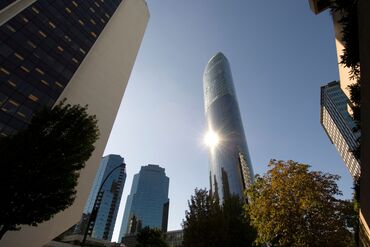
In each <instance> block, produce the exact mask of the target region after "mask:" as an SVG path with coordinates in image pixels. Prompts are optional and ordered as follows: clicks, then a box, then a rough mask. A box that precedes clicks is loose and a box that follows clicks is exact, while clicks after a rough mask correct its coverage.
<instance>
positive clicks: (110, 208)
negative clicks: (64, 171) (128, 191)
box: [80, 154, 126, 240]
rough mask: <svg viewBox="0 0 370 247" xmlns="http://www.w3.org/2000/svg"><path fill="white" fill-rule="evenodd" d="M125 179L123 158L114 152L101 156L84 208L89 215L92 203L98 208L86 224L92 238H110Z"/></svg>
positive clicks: (83, 220)
mask: <svg viewBox="0 0 370 247" xmlns="http://www.w3.org/2000/svg"><path fill="white" fill-rule="evenodd" d="M125 181H126V164H125V163H124V159H123V158H122V157H121V156H119V155H115V154H110V155H107V156H105V157H103V158H102V160H101V162H100V166H99V170H98V172H97V174H96V176H95V180H94V184H93V187H92V189H91V192H90V195H89V198H88V200H87V203H86V206H85V209H84V215H87V216H90V215H91V212H92V211H93V208H94V205H95V207H96V208H98V211H97V215H96V219H95V221H93V222H91V224H90V225H89V226H88V228H89V234H88V235H89V236H91V237H92V238H95V239H102V240H111V239H112V234H113V230H114V225H115V223H116V217H117V213H118V208H119V204H120V201H121V196H122V191H123V187H124V185H125ZM85 219H86V217H82V219H81V222H86V220H85ZM86 227H87V226H85V227H83V228H84V230H83V231H81V232H80V233H81V234H84V232H85V230H86Z"/></svg>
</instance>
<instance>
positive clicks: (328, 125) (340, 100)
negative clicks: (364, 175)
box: [320, 81, 361, 177]
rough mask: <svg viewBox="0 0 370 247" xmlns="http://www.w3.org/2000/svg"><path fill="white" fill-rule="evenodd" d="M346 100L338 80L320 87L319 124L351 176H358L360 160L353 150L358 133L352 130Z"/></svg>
mask: <svg viewBox="0 0 370 247" xmlns="http://www.w3.org/2000/svg"><path fill="white" fill-rule="evenodd" d="M348 102H349V100H348V98H347V96H346V95H345V94H344V92H343V91H342V89H341V88H340V84H339V82H337V81H334V82H330V83H329V84H327V85H325V86H322V87H321V111H320V112H321V124H322V126H323V127H324V130H325V132H326V133H327V135H328V137H329V139H330V141H331V142H332V143H333V144H334V145H335V147H336V149H337V150H338V152H339V154H340V156H341V157H342V159H343V161H344V163H345V165H346V166H347V169H348V171H349V172H350V174H351V175H352V177H359V176H360V173H361V168H360V160H359V159H357V158H356V157H355V156H354V154H353V151H355V150H356V148H357V146H358V140H357V139H358V137H359V136H360V133H358V132H355V131H354V130H353V129H354V128H355V127H356V123H355V122H354V120H353V119H352V117H351V116H350V115H349V113H348V111H347V104H348Z"/></svg>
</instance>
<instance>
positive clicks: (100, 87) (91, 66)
mask: <svg viewBox="0 0 370 247" xmlns="http://www.w3.org/2000/svg"><path fill="white" fill-rule="evenodd" d="M148 18H149V12H148V8H147V5H146V2H145V1H144V0H124V1H122V0H109V1H107V0H92V1H82V0H66V1H52V0H17V1H9V0H8V1H5V2H4V1H1V5H0V41H1V42H0V82H1V84H0V135H4V136H6V135H11V134H13V133H15V132H16V131H18V130H20V129H23V128H25V127H26V126H27V124H28V123H29V121H30V119H31V118H32V116H33V114H34V113H35V112H36V111H38V110H39V109H41V108H43V107H45V106H46V107H52V106H53V105H54V104H55V103H56V102H58V101H60V100H61V99H64V98H66V99H67V103H70V104H80V105H88V106H89V108H88V112H89V113H90V114H94V115H96V116H97V120H98V127H99V130H100V136H99V140H98V141H97V142H96V144H95V151H94V152H93V154H92V156H91V158H90V159H89V161H88V162H87V163H86V166H85V168H84V169H83V170H82V171H81V173H80V179H79V183H78V186H77V188H76V189H77V195H76V199H75V202H74V204H73V205H72V206H71V207H70V208H68V209H67V210H65V211H64V212H61V213H58V214H57V215H55V216H54V217H53V218H52V219H51V220H49V221H47V222H45V223H42V224H39V226H38V227H29V226H22V230H21V231H13V232H8V233H7V234H6V235H5V236H4V238H3V239H2V240H1V244H3V245H5V246H41V245H42V244H45V243H46V242H48V241H50V240H51V239H53V238H54V237H56V236H58V235H59V234H60V233H62V232H63V231H65V229H68V228H69V227H71V226H72V225H73V224H76V222H78V221H79V218H80V217H81V212H82V211H83V207H84V204H85V202H86V199H87V197H88V194H89V191H90V188H91V185H92V182H93V178H94V176H95V174H96V171H97V168H98V165H99V161H100V158H101V156H102V154H103V151H104V148H105V145H106V143H107V140H108V137H109V134H110V131H111V129H112V126H113V122H114V120H115V117H116V113H117V111H118V108H119V105H120V103H121V100H122V97H123V94H124V91H125V88H126V85H127V82H128V79H129V76H130V73H131V70H132V67H133V64H134V62H135V59H136V55H137V52H138V50H139V47H140V44H141V41H142V38H143V35H144V32H145V29H146V26H147V22H148Z"/></svg>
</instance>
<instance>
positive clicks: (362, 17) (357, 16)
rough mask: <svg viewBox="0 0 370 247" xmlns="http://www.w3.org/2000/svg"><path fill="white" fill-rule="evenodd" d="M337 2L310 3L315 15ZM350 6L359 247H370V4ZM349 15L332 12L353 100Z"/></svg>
mask: <svg viewBox="0 0 370 247" xmlns="http://www.w3.org/2000/svg"><path fill="white" fill-rule="evenodd" d="M333 3H334V4H335V3H336V1H329V0H309V4H310V7H311V10H312V11H313V12H314V13H315V14H319V13H321V12H322V11H324V10H326V9H328V8H329V7H330V5H331V4H333ZM348 3H350V4H349V6H351V7H353V9H352V10H353V12H352V14H354V18H353V19H354V20H356V22H355V23H353V24H354V25H351V27H350V30H351V32H354V33H353V34H350V35H351V36H352V37H357V38H358V41H357V42H358V43H357V45H358V46H357V47H356V45H355V44H353V45H351V47H352V48H351V49H353V48H354V49H356V48H357V49H358V55H359V62H360V64H359V66H360V68H359V69H360V77H361V155H360V156H361V157H360V160H361V163H360V164H361V179H360V214H359V219H360V220H359V221H360V230H359V232H360V234H359V235H360V236H359V239H360V246H370V203H369V202H370V189H369V188H370V166H369V163H370V145H369V143H370V138H369V137H370V135H369V134H368V133H370V129H369V126H370V118H369V116H370V107H369V106H370V102H369V98H370V86H369V85H370V71H369V68H370V53H369V50H370V47H369V44H370V33H369V31H368V30H369V29H370V15H369V13H370V2H369V1H367V0H359V1H353V2H348ZM344 15H346V12H341V11H336V12H334V13H333V15H332V17H333V26H334V33H335V37H334V38H335V45H336V50H337V60H336V61H335V62H336V63H337V64H338V70H339V81H340V87H341V89H342V91H343V92H344V93H345V94H346V96H347V97H348V98H350V92H349V89H348V85H350V84H353V83H356V80H354V78H352V77H351V76H350V68H348V67H345V66H344V65H343V64H342V63H341V56H342V55H343V54H344V52H343V51H344V45H345V41H344V39H343V32H342V30H343V23H342V22H341V21H340V19H341V18H342V17H343V16H344ZM347 109H348V112H349V113H350V114H352V109H351V106H350V105H348V106H347Z"/></svg>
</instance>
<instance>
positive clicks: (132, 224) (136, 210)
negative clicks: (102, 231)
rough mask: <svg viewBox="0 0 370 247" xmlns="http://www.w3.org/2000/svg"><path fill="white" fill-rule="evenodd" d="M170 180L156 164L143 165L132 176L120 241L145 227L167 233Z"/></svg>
mask: <svg viewBox="0 0 370 247" xmlns="http://www.w3.org/2000/svg"><path fill="white" fill-rule="evenodd" d="M169 182H170V179H169V178H168V177H167V176H166V173H165V170H164V168H161V167H159V166H158V165H147V166H142V167H141V169H140V172H139V173H138V174H135V176H134V179H133V182H132V187H131V192H130V194H129V195H128V197H127V201H126V207H125V211H124V213H123V219H122V226H121V230H120V234H119V240H121V239H122V237H124V236H125V235H126V234H135V233H137V232H138V231H140V230H141V229H142V228H144V227H146V226H148V227H150V228H157V229H160V230H162V232H166V231H167V223H168V209H169V199H168V187H169Z"/></svg>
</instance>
